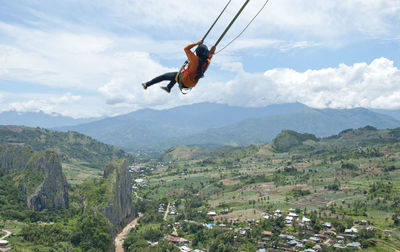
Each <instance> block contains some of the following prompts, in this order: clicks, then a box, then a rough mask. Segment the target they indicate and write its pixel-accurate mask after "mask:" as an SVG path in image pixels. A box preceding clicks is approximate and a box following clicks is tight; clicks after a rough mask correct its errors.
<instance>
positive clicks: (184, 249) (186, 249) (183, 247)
mask: <svg viewBox="0 0 400 252" xmlns="http://www.w3.org/2000/svg"><path fill="white" fill-rule="evenodd" d="M179 249H180V250H181V251H182V252H191V251H192V249H191V248H189V247H186V246H182V247H179Z"/></svg>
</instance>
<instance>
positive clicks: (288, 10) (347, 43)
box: [0, 0, 400, 117]
mask: <svg viewBox="0 0 400 252" xmlns="http://www.w3.org/2000/svg"><path fill="white" fill-rule="evenodd" d="M226 2H227V1H225V0H224V1H215V0H200V1H199V0H197V1H195V0H90V1H89V0H87V1H84V0H57V1H54V0H39V1H32V0H26V1H25V0H13V1H10V0H0V111H10V110H12V111H20V112H24V111H44V112H46V113H59V114H63V115H67V116H72V117H93V116H112V115H118V114H123V113H127V112H131V111H134V110H137V109H141V108H169V107H174V106H179V105H183V104H191V103H198V102H218V103H224V104H230V105H238V106H266V105H269V104H276V103H286V102H296V101H298V102H301V103H304V104H306V105H308V106H311V107H316V108H327V107H330V108H352V107H359V106H362V107H367V108H386V109H400V65H399V60H400V28H399V25H398V24H399V23H400V0H346V1H337V0H270V1H269V3H268V4H267V6H266V8H265V9H264V11H263V12H262V13H261V14H260V15H259V16H258V18H257V19H256V20H255V21H254V22H253V24H252V25H251V26H250V27H249V28H248V29H247V31H246V32H245V33H244V34H243V35H242V36H241V37H240V38H239V39H238V40H236V41H235V42H234V43H233V44H231V45H230V46H229V47H227V48H226V49H225V50H223V51H222V52H220V53H218V54H217V55H215V57H214V59H213V62H212V65H211V66H210V68H209V70H208V71H207V75H206V77H205V78H204V79H202V80H201V82H200V83H199V84H198V86H197V87H196V88H194V89H193V90H192V91H191V93H190V94H188V95H186V96H184V95H182V94H180V93H179V90H178V89H177V88H175V89H174V90H173V92H172V93H171V94H167V93H165V92H163V91H162V90H161V89H160V88H158V87H157V85H155V86H152V87H151V88H149V89H148V90H146V91H144V90H143V89H142V87H141V86H140V83H141V82H143V81H148V80H149V79H151V78H153V77H155V76H157V75H159V74H162V73H164V72H167V71H176V70H177V69H178V68H179V67H180V66H181V64H182V63H183V61H184V60H185V54H184V52H183V47H184V46H186V45H187V44H188V43H190V42H196V41H198V40H200V39H201V38H202V36H203V35H204V33H205V32H206V31H207V29H208V27H209V26H210V25H211V23H212V22H213V21H214V19H215V18H216V17H217V16H218V14H219V12H220V10H222V8H223V7H224V5H225V4H226ZM243 2H244V0H232V3H231V5H230V6H229V8H228V9H227V11H226V13H225V14H224V15H223V16H222V18H221V20H220V22H219V23H218V24H217V25H216V27H215V29H214V30H213V31H212V32H211V34H210V35H209V37H208V38H207V39H206V41H205V44H207V45H209V46H211V45H212V44H213V43H215V41H216V40H217V38H218V36H219V35H220V33H221V32H222V31H223V30H224V28H225V26H226V25H227V24H228V23H229V21H230V19H231V18H232V17H233V16H234V14H235V12H236V11H237V10H238V9H239V8H240V6H241V5H242V4H243ZM264 2H265V0H251V1H250V3H249V4H248V6H247V8H246V9H245V10H244V12H243V14H242V16H240V17H239V19H238V20H237V22H236V23H235V24H234V26H233V27H232V29H231V30H230V31H229V33H228V34H227V36H226V37H225V38H224V40H223V41H222V42H221V44H220V47H219V49H221V48H222V47H223V46H224V45H225V44H227V43H228V42H229V41H230V40H231V39H232V38H234V37H235V36H236V35H237V34H238V33H240V31H241V30H242V29H243V28H244V27H245V26H246V24H247V23H248V22H249V21H250V20H251V18H252V17H253V16H254V15H255V14H256V13H257V11H258V10H259V9H260V8H261V6H262V5H263V4H264ZM217 50H218V48H217Z"/></svg>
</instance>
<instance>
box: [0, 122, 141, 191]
mask: <svg viewBox="0 0 400 252" xmlns="http://www.w3.org/2000/svg"><path fill="white" fill-rule="evenodd" d="M0 144H13V145H28V146H31V147H32V148H33V149H34V150H35V151H38V152H41V151H45V150H53V151H55V152H56V153H57V154H58V155H59V157H60V160H61V162H62V164H63V170H64V173H65V175H66V176H67V179H68V182H69V183H72V184H79V183H81V182H82V181H86V180H87V179H89V178H91V177H94V176H95V177H98V176H101V173H100V170H102V169H103V167H104V166H105V165H106V164H107V163H109V162H111V161H113V160H117V159H121V158H124V159H126V160H127V161H128V162H129V163H132V161H133V159H134V157H133V156H132V155H131V154H129V153H126V152H125V151H123V150H121V149H118V148H116V147H114V146H111V145H107V144H104V143H101V142H99V141H97V140H95V139H93V138H91V137H88V136H85V135H83V134H80V133H77V132H57V131H52V130H47V129H40V128H29V127H25V126H0Z"/></svg>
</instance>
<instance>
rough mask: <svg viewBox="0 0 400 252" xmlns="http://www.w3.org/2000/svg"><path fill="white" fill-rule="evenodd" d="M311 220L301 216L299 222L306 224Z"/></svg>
mask: <svg viewBox="0 0 400 252" xmlns="http://www.w3.org/2000/svg"><path fill="white" fill-rule="evenodd" d="M310 221H311V220H310V219H309V218H307V217H305V216H303V218H302V219H301V222H303V223H306V222H310Z"/></svg>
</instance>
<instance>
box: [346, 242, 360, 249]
mask: <svg viewBox="0 0 400 252" xmlns="http://www.w3.org/2000/svg"><path fill="white" fill-rule="evenodd" d="M360 246H361V243H359V242H351V243H348V244H347V247H350V248H357V247H360Z"/></svg>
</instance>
